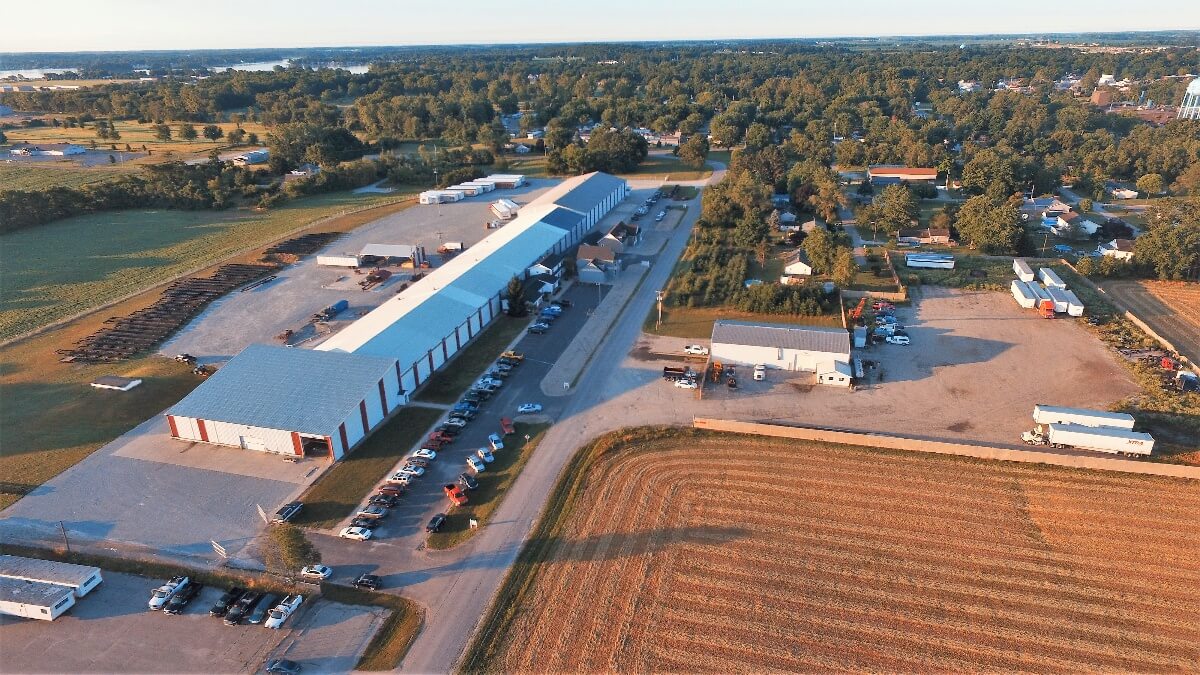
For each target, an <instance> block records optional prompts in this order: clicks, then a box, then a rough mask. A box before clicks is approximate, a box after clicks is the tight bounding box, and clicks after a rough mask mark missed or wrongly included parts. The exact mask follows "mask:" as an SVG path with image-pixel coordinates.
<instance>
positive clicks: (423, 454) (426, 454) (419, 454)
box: [412, 448, 437, 460]
mask: <svg viewBox="0 0 1200 675" xmlns="http://www.w3.org/2000/svg"><path fill="white" fill-rule="evenodd" d="M412 456H413V457H416V458H418V459H429V460H433V459H437V453H436V452H434V451H433V450H426V449H425V448H421V449H420V450H417V451H416V452H414V453H413V454H412Z"/></svg>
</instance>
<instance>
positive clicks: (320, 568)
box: [300, 565, 333, 581]
mask: <svg viewBox="0 0 1200 675" xmlns="http://www.w3.org/2000/svg"><path fill="white" fill-rule="evenodd" d="M331 574H333V568H331V567H326V566H325V565H309V566H308V567H305V568H303V569H301V570H300V576H302V577H304V578H305V579H316V580H317V581H324V580H325V579H328V578H329V576H330V575H331Z"/></svg>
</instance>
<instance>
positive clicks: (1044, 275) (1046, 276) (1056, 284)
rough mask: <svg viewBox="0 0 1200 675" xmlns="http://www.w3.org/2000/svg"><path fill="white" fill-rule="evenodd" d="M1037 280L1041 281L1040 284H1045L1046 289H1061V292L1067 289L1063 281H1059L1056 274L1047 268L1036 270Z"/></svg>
mask: <svg viewBox="0 0 1200 675" xmlns="http://www.w3.org/2000/svg"><path fill="white" fill-rule="evenodd" d="M1038 279H1041V281H1042V283H1043V284H1046V287H1047V288H1061V289H1063V290H1066V289H1067V285H1066V284H1065V283H1063V280H1062V279H1060V278H1059V277H1058V274H1056V273H1055V272H1054V270H1052V269H1050V268H1049V267H1043V268H1042V269H1040V270H1038Z"/></svg>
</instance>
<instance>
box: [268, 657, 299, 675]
mask: <svg viewBox="0 0 1200 675" xmlns="http://www.w3.org/2000/svg"><path fill="white" fill-rule="evenodd" d="M267 672H268V673H270V675H296V673H299V672H300V664H299V663H296V662H295V661H291V660H289V659H271V660H270V661H267Z"/></svg>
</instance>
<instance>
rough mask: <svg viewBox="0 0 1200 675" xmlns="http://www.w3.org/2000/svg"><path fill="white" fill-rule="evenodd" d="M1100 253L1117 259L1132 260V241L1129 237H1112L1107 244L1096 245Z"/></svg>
mask: <svg viewBox="0 0 1200 675" xmlns="http://www.w3.org/2000/svg"><path fill="white" fill-rule="evenodd" d="M1096 251H1097V252H1099V253H1100V255H1106V256H1109V257H1111V258H1116V259H1117V260H1133V241H1132V240H1130V239H1113V240H1112V241H1110V242H1108V243H1107V244H1100V246H1098V247H1096Z"/></svg>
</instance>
